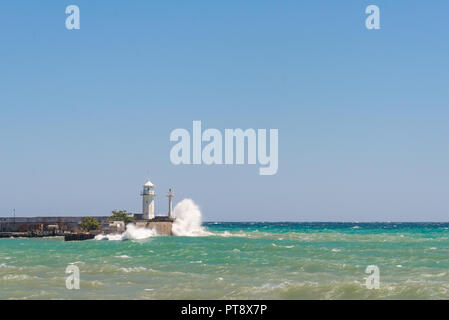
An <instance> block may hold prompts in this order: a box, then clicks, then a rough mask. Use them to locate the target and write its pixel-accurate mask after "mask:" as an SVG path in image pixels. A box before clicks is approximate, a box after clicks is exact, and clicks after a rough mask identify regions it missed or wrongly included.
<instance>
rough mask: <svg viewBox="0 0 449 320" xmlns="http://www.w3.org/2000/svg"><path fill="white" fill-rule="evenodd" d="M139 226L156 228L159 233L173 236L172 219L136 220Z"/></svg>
mask: <svg viewBox="0 0 449 320" xmlns="http://www.w3.org/2000/svg"><path fill="white" fill-rule="evenodd" d="M135 224H136V227H138V228H148V229H156V232H157V234H158V235H162V236H171V235H173V234H172V225H173V222H172V221H151V220H142V221H136V222H135Z"/></svg>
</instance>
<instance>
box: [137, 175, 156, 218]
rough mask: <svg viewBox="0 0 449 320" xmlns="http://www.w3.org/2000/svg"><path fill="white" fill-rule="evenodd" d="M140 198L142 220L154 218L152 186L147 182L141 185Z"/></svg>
mask: <svg viewBox="0 0 449 320" xmlns="http://www.w3.org/2000/svg"><path fill="white" fill-rule="evenodd" d="M140 195H141V196H142V213H143V218H144V219H153V218H154V196H155V193H154V184H152V183H151V181H150V180H148V181H147V182H146V183H145V184H144V185H143V191H142V193H141V194H140Z"/></svg>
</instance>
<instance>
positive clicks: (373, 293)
mask: <svg viewBox="0 0 449 320" xmlns="http://www.w3.org/2000/svg"><path fill="white" fill-rule="evenodd" d="M203 226H204V227H205V229H206V230H207V231H208V232H210V234H208V235H207V236H198V237H183V236H173V237H167V236H165V237H164V236H153V237H149V238H147V239H143V240H127V241H105V240H100V241H99V240H89V241H81V242H64V241H63V240H62V239H61V238H46V239H28V238H26V239H0V299H449V223H204V224H203ZM69 264H74V265H76V266H78V267H79V270H80V280H81V281H80V289H79V290H68V289H67V288H66V277H67V276H68V274H66V273H65V271H66V267H67V266H68V265H69ZM368 265H375V266H377V267H378V268H379V270H380V288H379V289H367V288H366V285H365V278H366V277H367V276H368V275H367V274H366V273H365V269H366V267H367V266H368Z"/></svg>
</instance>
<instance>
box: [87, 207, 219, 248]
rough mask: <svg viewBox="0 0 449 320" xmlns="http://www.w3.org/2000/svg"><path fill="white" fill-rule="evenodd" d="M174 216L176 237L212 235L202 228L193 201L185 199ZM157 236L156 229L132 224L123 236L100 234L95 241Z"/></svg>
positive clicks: (198, 213)
mask: <svg viewBox="0 0 449 320" xmlns="http://www.w3.org/2000/svg"><path fill="white" fill-rule="evenodd" d="M174 215H175V217H176V220H175V222H174V223H173V227H172V232H173V234H174V235H175V236H184V237H200V236H207V235H212V233H210V232H207V231H205V230H204V228H203V227H202V226H201V223H202V214H201V210H200V208H199V207H198V205H196V204H195V202H193V200H192V199H184V200H182V201H181V202H179V203H178V204H177V205H176V206H175V209H174ZM157 235H158V234H157V232H156V230H154V229H147V228H137V227H136V226H135V225H134V224H132V223H130V224H128V225H127V226H126V231H125V232H123V233H121V234H117V233H116V234H109V235H102V234H100V235H97V236H96V237H95V240H113V241H121V240H143V239H147V238H150V237H155V236H157Z"/></svg>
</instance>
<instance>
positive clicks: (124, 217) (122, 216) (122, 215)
mask: <svg viewBox="0 0 449 320" xmlns="http://www.w3.org/2000/svg"><path fill="white" fill-rule="evenodd" d="M109 220H110V221H123V222H124V223H125V225H126V224H128V223H130V222H133V221H134V218H133V217H130V213H128V212H126V210H112V216H110V217H109Z"/></svg>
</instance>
